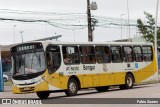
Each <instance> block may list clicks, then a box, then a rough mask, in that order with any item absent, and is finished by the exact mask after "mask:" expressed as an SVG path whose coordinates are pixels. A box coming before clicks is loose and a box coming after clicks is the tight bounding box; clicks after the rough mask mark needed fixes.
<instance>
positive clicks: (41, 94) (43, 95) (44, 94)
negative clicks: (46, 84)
mask: <svg viewBox="0 0 160 107" xmlns="http://www.w3.org/2000/svg"><path fill="white" fill-rule="evenodd" d="M49 95H50V92H48V91H41V92H37V96H38V97H39V98H40V99H46V98H48V96H49Z"/></svg>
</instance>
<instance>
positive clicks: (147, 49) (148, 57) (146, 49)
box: [142, 46, 153, 61]
mask: <svg viewBox="0 0 160 107" xmlns="http://www.w3.org/2000/svg"><path fill="white" fill-rule="evenodd" d="M142 50H143V60H144V61H152V60H153V53H152V47H151V46H143V47H142Z"/></svg>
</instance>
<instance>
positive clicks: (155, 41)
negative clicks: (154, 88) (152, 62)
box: [154, 0, 159, 80]
mask: <svg viewBox="0 0 160 107" xmlns="http://www.w3.org/2000/svg"><path fill="white" fill-rule="evenodd" d="M158 6H159V0H157V7H156V17H155V35H154V48H155V49H154V50H155V58H156V64H158V61H157V19H158ZM156 72H157V73H156V74H155V76H156V75H157V76H158V65H156ZM157 76H156V77H155V79H156V80H158V77H157Z"/></svg>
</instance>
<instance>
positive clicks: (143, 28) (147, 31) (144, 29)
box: [137, 12, 160, 46]
mask: <svg viewBox="0 0 160 107" xmlns="http://www.w3.org/2000/svg"><path fill="white" fill-rule="evenodd" d="M144 15H145V16H146V19H147V22H146V24H144V23H143V22H142V20H141V19H138V20H137V27H138V30H139V31H140V33H141V34H142V37H143V38H144V39H145V40H146V41H149V42H152V43H154V32H155V20H154V18H153V16H152V15H151V14H149V13H147V12H144ZM157 40H160V28H157ZM157 44H158V46H160V43H159V42H157Z"/></svg>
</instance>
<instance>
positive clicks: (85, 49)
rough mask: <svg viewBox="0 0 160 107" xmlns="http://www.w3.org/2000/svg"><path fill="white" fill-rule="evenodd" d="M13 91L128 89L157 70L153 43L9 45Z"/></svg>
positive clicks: (44, 95) (41, 93) (47, 92)
mask: <svg viewBox="0 0 160 107" xmlns="http://www.w3.org/2000/svg"><path fill="white" fill-rule="evenodd" d="M10 51H11V61H12V70H11V71H12V83H13V84H12V92H13V93H14V94H26V93H37V96H38V97H39V98H41V99H45V98H48V97H49V95H50V93H53V92H65V94H66V95H67V96H74V95H77V93H78V91H79V90H80V89H84V88H85V89H86V88H95V89H96V90H97V91H98V92H104V91H107V90H108V89H109V87H110V86H119V88H120V89H131V88H133V86H134V84H135V83H139V82H143V81H146V80H149V79H153V78H154V77H155V75H156V73H157V70H156V67H157V64H156V59H155V52H154V48H153V44H152V43H134V42H103V43H102V42H73V43H71V42H57V41H35V42H33V41H32V42H28V43H22V44H17V45H15V46H13V47H11V50H10Z"/></svg>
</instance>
